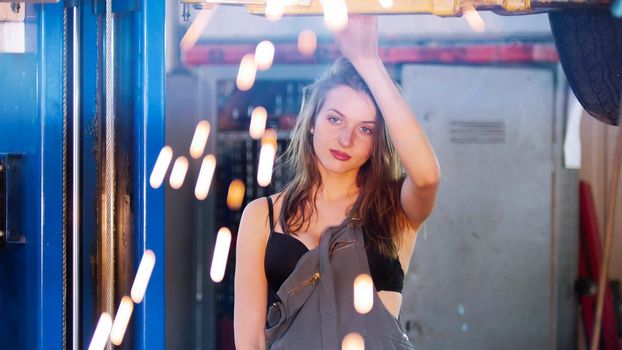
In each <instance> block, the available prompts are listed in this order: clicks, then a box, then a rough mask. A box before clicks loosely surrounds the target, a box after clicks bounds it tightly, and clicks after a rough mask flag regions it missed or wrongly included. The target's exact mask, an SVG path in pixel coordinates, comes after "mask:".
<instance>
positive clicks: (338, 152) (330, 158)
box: [313, 85, 378, 174]
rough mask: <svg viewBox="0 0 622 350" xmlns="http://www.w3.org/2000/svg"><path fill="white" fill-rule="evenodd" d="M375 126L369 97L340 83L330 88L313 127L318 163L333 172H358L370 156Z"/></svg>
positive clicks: (372, 105)
mask: <svg viewBox="0 0 622 350" xmlns="http://www.w3.org/2000/svg"><path fill="white" fill-rule="evenodd" d="M376 128H377V121H376V108H375V106H374V103H373V101H372V99H371V98H370V97H369V96H367V95H366V94H365V93H362V92H359V91H356V90H354V89H352V88H350V87H348V86H343V85H342V86H337V87H335V88H333V89H331V90H330V91H329V92H328V93H327V95H326V98H325V100H324V105H323V106H322V108H321V109H320V111H319V112H318V115H317V116H316V119H315V125H314V128H313V129H314V131H313V148H314V150H315V154H316V156H317V159H318V162H319V164H318V166H321V167H323V168H324V169H325V170H326V171H328V172H331V173H336V174H343V173H348V172H357V173H358V170H359V168H360V167H361V166H362V165H363V164H365V162H366V161H367V160H368V159H369V157H370V155H371V151H372V148H373V146H374V139H375V136H374V134H375V133H376V132H377V131H378V130H376Z"/></svg>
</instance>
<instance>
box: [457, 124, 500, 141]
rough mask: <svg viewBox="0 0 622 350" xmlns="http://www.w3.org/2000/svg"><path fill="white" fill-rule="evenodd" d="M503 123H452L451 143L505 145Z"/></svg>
mask: <svg viewBox="0 0 622 350" xmlns="http://www.w3.org/2000/svg"><path fill="white" fill-rule="evenodd" d="M505 135H506V132H505V121H455V120H454V121H452V122H451V124H450V140H451V143H505Z"/></svg>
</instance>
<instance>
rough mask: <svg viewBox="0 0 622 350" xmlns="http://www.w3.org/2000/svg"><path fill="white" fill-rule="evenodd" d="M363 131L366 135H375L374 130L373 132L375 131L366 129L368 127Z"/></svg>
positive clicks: (363, 128)
mask: <svg viewBox="0 0 622 350" xmlns="http://www.w3.org/2000/svg"><path fill="white" fill-rule="evenodd" d="M361 131H362V132H363V133H365V134H370V135H371V134H373V133H374V130H373V129H370V128H366V127H364V126H363V127H361Z"/></svg>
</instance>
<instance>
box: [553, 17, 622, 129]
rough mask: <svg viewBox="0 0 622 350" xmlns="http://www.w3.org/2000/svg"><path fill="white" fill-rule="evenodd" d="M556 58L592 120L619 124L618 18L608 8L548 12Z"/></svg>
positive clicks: (621, 61) (621, 38)
mask: <svg viewBox="0 0 622 350" xmlns="http://www.w3.org/2000/svg"><path fill="white" fill-rule="evenodd" d="M549 22H550V23H551V31H552V32H553V36H554V37H555V45H556V46H557V51H558V53H559V59H560V61H561V64H562V68H563V69H564V73H565V74H566V78H567V79H568V83H569V84H570V87H571V88H572V91H573V92H574V94H575V96H576V97H577V99H578V100H579V102H580V103H581V105H582V106H583V108H584V109H585V110H586V111H587V112H588V113H589V114H590V115H592V116H593V117H594V118H596V119H598V120H600V121H602V122H604V123H607V124H611V125H619V123H620V120H619V119H620V98H621V95H620V91H621V87H622V19H619V18H614V17H612V16H611V12H610V11H609V10H608V9H589V10H585V9H566V10H561V11H555V12H550V13H549Z"/></svg>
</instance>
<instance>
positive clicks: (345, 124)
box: [234, 17, 440, 350]
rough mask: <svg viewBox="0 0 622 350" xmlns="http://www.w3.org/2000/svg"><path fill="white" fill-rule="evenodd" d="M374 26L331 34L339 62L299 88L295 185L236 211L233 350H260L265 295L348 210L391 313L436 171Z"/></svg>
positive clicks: (291, 154) (291, 159) (358, 24)
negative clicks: (359, 230) (381, 54)
mask: <svg viewBox="0 0 622 350" xmlns="http://www.w3.org/2000/svg"><path fill="white" fill-rule="evenodd" d="M376 27H377V25H376V19H375V17H351V18H350V21H349V24H348V26H347V28H346V29H344V30H343V31H341V32H339V33H334V35H335V41H336V43H337V46H338V47H339V49H340V51H341V53H342V54H343V56H344V57H345V59H340V60H338V61H337V62H336V63H335V64H334V65H333V66H332V67H331V68H330V69H329V71H328V72H327V73H326V74H325V75H324V76H323V77H322V78H321V79H320V80H318V81H316V82H315V83H314V84H312V85H311V86H310V87H308V88H307V90H306V91H305V96H304V100H303V106H302V109H301V112H300V115H299V116H298V119H297V122H296V127H295V129H294V131H293V137H292V142H291V143H290V146H289V148H288V150H287V152H286V156H287V160H288V163H287V164H288V165H289V166H291V170H292V174H294V179H293V180H292V181H291V182H290V183H289V184H288V185H287V186H286V187H285V189H284V190H283V191H282V192H281V193H278V194H275V195H272V196H270V197H268V198H259V199H256V200H254V201H252V202H251V203H249V204H248V205H247V206H246V208H245V209H244V213H243V215H242V220H241V222H240V227H239V231H238V238H237V248H236V249H237V253H236V255H237V260H236V271H235V310H234V326H235V343H236V347H237V348H238V349H243V350H246V349H264V348H265V347H266V343H265V334H264V329H265V326H266V310H267V305H268V304H267V303H268V298H269V293H270V294H271V296H272V297H274V292H276V291H277V290H278V289H279V286H280V284H281V283H283V281H284V279H286V278H287V275H288V273H290V272H291V271H292V270H293V268H294V266H295V264H296V261H297V260H298V259H299V258H300V256H301V255H303V254H305V252H308V251H310V250H312V249H314V248H315V247H317V246H318V244H319V242H320V237H321V234H322V232H324V230H325V228H327V227H331V226H335V225H339V224H340V223H342V222H343V221H344V217H346V216H347V214H348V213H349V211H350V210H351V209H352V208H353V207H354V206H355V204H356V208H357V211H358V213H359V217H360V220H361V224H362V228H363V233H364V238H365V244H366V250H367V257H368V260H369V268H370V271H371V277H372V279H373V281H374V285H375V287H376V290H378V296H379V297H380V300H381V301H382V303H383V304H384V306H385V307H386V309H387V310H388V311H389V312H390V313H391V314H392V315H393V316H394V317H396V318H397V317H398V315H399V310H400V307H401V302H402V295H401V290H402V286H403V278H404V271H407V270H408V266H409V264H410V260H411V256H412V253H413V249H414V246H415V241H416V237H417V232H418V230H419V228H420V226H421V225H422V223H423V222H424V221H425V219H426V218H427V217H428V216H429V214H430V213H431V211H432V208H433V207H434V203H435V198H436V193H437V190H438V186H439V182H440V169H439V166H438V162H437V159H436V156H435V154H434V150H433V149H432V147H431V146H430V144H429V143H428V141H427V139H426V136H425V134H424V131H423V129H422V128H421V126H420V125H419V122H418V121H417V118H416V117H415V115H414V114H413V112H412V111H411V110H410V108H409V106H408V103H407V102H406V100H405V99H404V97H403V96H402V95H401V93H400V91H399V89H398V88H397V86H396V85H395V84H394V82H393V81H392V79H391V78H390V76H389V74H388V73H387V71H386V69H385V67H384V65H383V64H382V62H381V60H380V58H379V56H378V39H377V30H376ZM391 140H392V141H391ZM398 156H399V158H398ZM400 160H401V164H400ZM400 165H401V166H402V167H403V168H404V169H405V171H406V174H405V175H406V176H405V177H404V176H402V174H401V171H400Z"/></svg>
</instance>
